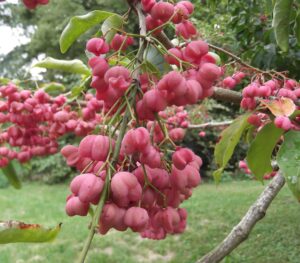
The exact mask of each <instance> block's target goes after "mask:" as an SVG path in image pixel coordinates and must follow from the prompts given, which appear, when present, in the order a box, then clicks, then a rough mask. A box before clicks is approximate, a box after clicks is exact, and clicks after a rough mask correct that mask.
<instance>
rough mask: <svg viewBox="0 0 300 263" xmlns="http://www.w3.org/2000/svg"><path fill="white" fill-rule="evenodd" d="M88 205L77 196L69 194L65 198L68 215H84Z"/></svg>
mask: <svg viewBox="0 0 300 263" xmlns="http://www.w3.org/2000/svg"><path fill="white" fill-rule="evenodd" d="M89 207H90V206H89V204H88V203H83V202H81V201H80V200H79V198H78V197H77V196H74V195H71V196H69V197H68V198H67V204H66V213H67V214H68V216H75V215H78V216H86V215H87V213H88V211H89Z"/></svg>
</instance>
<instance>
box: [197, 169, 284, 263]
mask: <svg viewBox="0 0 300 263" xmlns="http://www.w3.org/2000/svg"><path fill="white" fill-rule="evenodd" d="M284 183H285V179H284V177H283V176H282V174H281V173H280V172H278V173H277V175H276V176H275V177H274V178H273V180H272V181H271V183H270V184H269V185H268V186H267V187H266V188H265V190H264V191H263V192H262V193H261V195H260V196H259V198H258V199H257V200H256V202H255V203H254V204H253V205H252V206H251V207H250V208H249V210H248V212H247V213H246V215H245V216H244V217H243V218H242V220H241V221H240V222H239V223H238V224H237V225H236V226H235V227H234V228H233V229H232V231H231V232H230V233H229V235H228V236H227V237H226V238H225V239H224V240H223V241H222V242H221V243H220V244H219V245H218V246H217V247H216V248H215V249H214V250H212V251H211V252H210V253H208V254H207V255H205V256H204V257H203V258H201V259H199V260H198V261H197V263H216V262H220V261H221V260H222V259H223V258H225V257H226V256H227V255H229V254H230V253H231V252H232V251H233V250H234V249H235V248H237V247H238V246H239V245H240V244H241V243H242V242H243V241H245V240H246V239H247V238H248V236H249V234H250V232H251V230H252V229H253V227H254V226H255V224H256V223H257V222H258V221H259V220H261V219H262V218H263V217H264V216H265V215H266V211H267V209H268V207H269V206H270V204H271V203H272V201H273V200H274V198H275V197H276V195H277V194H278V192H279V191H280V190H281V188H282V187H283V186H284Z"/></svg>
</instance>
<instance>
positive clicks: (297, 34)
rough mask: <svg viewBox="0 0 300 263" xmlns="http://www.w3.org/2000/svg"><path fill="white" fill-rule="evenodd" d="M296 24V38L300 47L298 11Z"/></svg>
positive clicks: (299, 18)
mask: <svg viewBox="0 0 300 263" xmlns="http://www.w3.org/2000/svg"><path fill="white" fill-rule="evenodd" d="M295 22H296V23H295V36H296V39H297V43H298V46H300V11H298V14H297V16H296V21H295Z"/></svg>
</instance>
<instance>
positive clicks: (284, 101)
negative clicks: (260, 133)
mask: <svg viewBox="0 0 300 263" xmlns="http://www.w3.org/2000/svg"><path fill="white" fill-rule="evenodd" d="M261 104H263V105H264V106H266V107H267V108H268V109H269V110H270V111H271V112H272V114H273V115H274V116H276V117H278V116H287V117H288V116H291V115H292V114H293V113H294V111H295V110H296V105H295V103H294V102H293V101H292V100H291V99H289V98H284V97H282V98H279V99H277V100H272V101H266V100H264V101H262V102H261Z"/></svg>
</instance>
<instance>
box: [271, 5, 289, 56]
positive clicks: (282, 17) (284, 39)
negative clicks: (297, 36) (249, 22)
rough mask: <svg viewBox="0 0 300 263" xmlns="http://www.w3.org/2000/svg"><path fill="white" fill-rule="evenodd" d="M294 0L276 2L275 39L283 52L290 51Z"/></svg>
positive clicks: (274, 15) (273, 24) (274, 10)
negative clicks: (291, 16)
mask: <svg viewBox="0 0 300 263" xmlns="http://www.w3.org/2000/svg"><path fill="white" fill-rule="evenodd" d="M292 4H293V0H276V2H275V6H274V9H273V23H272V26H273V28H274V33H275V38H276V42H277V44H278V46H279V47H280V48H281V50H282V51H284V52H287V51H288V50H289V33H290V19H291V18H290V15H291V10H292Z"/></svg>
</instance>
